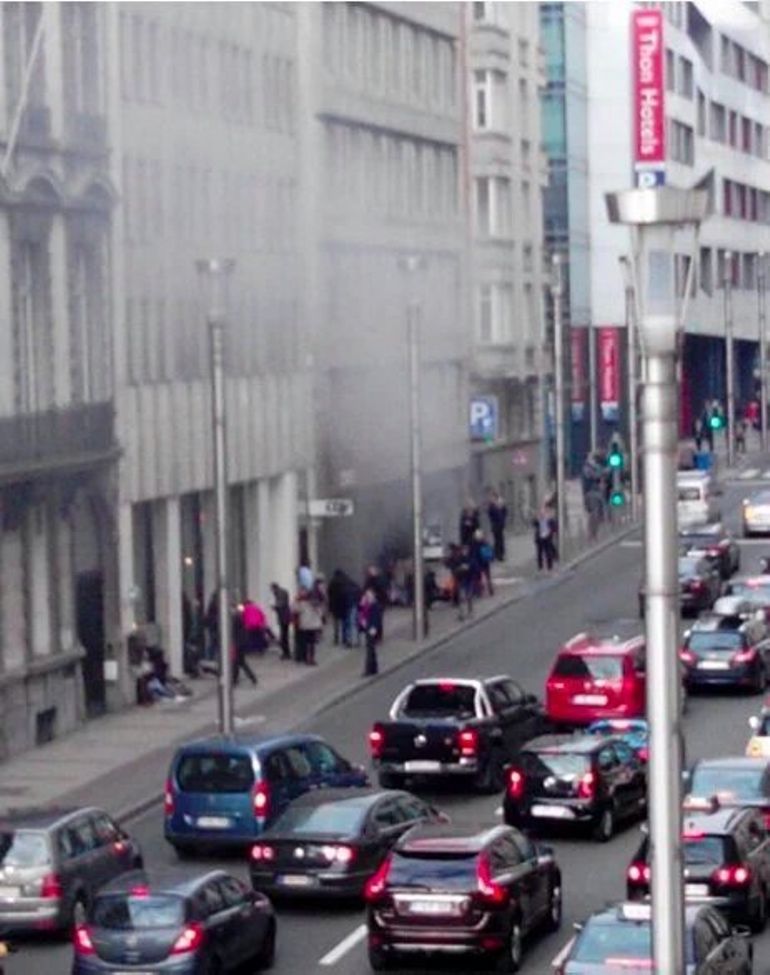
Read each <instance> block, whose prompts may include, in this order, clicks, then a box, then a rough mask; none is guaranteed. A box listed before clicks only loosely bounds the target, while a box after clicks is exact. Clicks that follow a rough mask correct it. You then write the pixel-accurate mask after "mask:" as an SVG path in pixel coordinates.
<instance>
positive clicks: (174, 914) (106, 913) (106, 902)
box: [91, 894, 185, 931]
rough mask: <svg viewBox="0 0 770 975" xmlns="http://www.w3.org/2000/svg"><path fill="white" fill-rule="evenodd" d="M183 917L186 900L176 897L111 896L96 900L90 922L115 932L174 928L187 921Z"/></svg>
mask: <svg viewBox="0 0 770 975" xmlns="http://www.w3.org/2000/svg"><path fill="white" fill-rule="evenodd" d="M184 914H185V911H184V900H183V899H182V898H181V897H176V896H174V895H170V894H147V895H141V896H133V895H131V894H109V895H106V896H102V897H97V899H96V901H95V902H94V906H93V909H92V912H91V923H92V924H93V925H94V927H97V928H109V929H111V930H115V931H136V930H141V929H144V928H174V927H179V926H180V925H181V924H182V923H183V922H184Z"/></svg>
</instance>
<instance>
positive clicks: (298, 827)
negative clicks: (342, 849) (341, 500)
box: [270, 803, 366, 836]
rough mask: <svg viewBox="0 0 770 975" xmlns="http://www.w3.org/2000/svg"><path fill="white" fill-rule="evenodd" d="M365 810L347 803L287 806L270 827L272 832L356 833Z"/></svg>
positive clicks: (346, 834) (330, 834)
mask: <svg viewBox="0 0 770 975" xmlns="http://www.w3.org/2000/svg"><path fill="white" fill-rule="evenodd" d="M365 814H366V810H364V809H360V808H356V807H354V806H351V805H350V804H348V803H337V804H336V805H335V804H333V803H328V804H327V805H323V806H289V808H288V809H287V810H286V812H284V813H283V815H282V816H280V817H279V818H278V819H277V820H276V822H275V823H274V824H273V826H272V827H271V830H270V831H271V832H272V833H295V834H309V833H321V834H328V835H329V836H332V835H345V836H351V835H355V834H356V833H358V831H359V829H360V828H361V823H362V821H363V819H364V815H365Z"/></svg>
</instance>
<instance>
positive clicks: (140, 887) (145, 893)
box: [128, 884, 150, 897]
mask: <svg viewBox="0 0 770 975" xmlns="http://www.w3.org/2000/svg"><path fill="white" fill-rule="evenodd" d="M128 893H129V895H130V896H131V897H149V896H150V888H149V887H148V886H147V885H146V884H137V886H136V887H132V888H131V890H129V892H128Z"/></svg>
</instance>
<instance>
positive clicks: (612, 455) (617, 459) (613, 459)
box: [607, 444, 623, 471]
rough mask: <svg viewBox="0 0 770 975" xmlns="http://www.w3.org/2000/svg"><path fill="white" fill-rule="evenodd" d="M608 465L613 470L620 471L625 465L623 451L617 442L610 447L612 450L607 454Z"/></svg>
mask: <svg viewBox="0 0 770 975" xmlns="http://www.w3.org/2000/svg"><path fill="white" fill-rule="evenodd" d="M607 465H608V466H609V468H610V470H613V471H619V470H621V468H622V467H623V451H622V450H621V449H620V447H618V446H617V444H614V445H613V446H612V447H610V452H609V454H608V455H607Z"/></svg>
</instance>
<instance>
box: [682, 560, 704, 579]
mask: <svg viewBox="0 0 770 975" xmlns="http://www.w3.org/2000/svg"><path fill="white" fill-rule="evenodd" d="M699 574H700V562H699V561H698V559H680V560H679V575H680V576H697V575H699Z"/></svg>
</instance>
